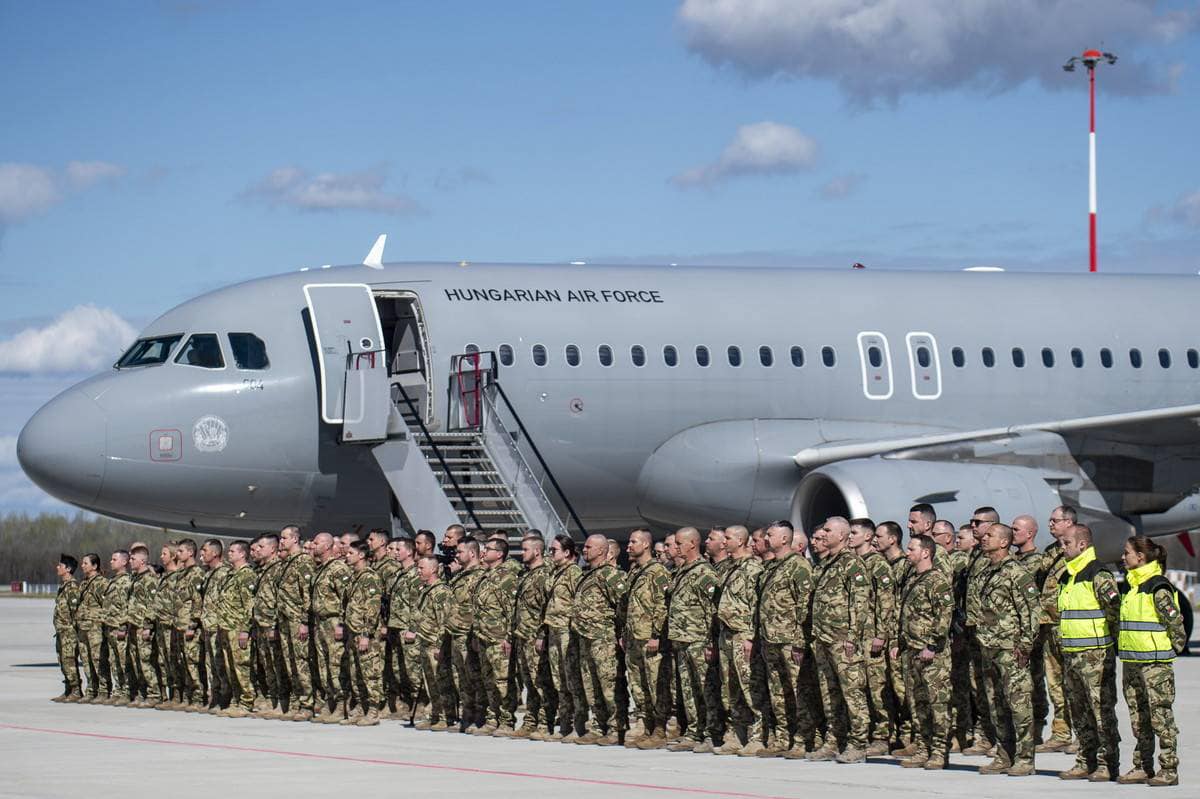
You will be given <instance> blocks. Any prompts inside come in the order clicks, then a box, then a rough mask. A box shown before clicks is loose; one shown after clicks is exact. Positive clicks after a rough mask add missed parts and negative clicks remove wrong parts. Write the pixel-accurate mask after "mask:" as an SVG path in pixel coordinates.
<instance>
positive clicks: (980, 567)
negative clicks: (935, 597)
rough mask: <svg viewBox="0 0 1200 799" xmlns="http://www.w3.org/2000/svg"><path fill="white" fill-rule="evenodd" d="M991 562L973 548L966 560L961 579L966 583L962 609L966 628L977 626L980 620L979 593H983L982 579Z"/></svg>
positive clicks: (981, 552) (980, 551) (977, 549)
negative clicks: (964, 613) (964, 614)
mask: <svg viewBox="0 0 1200 799" xmlns="http://www.w3.org/2000/svg"><path fill="white" fill-rule="evenodd" d="M991 565H992V562H991V561H989V560H988V559H987V556H986V555H984V554H983V551H982V550H980V549H979V548H975V549H974V550H972V551H971V555H970V557H969V558H968V559H967V567H966V568H965V569H964V570H963V577H964V579H965V581H966V598H965V604H964V609H965V611H966V621H967V626H968V627H977V626H979V622H980V619H981V618H982V615H983V614H982V606H981V598H982V597H981V593H982V591H983V577H984V574H985V573H986V572H987V570H988V568H989V567H990V566H991Z"/></svg>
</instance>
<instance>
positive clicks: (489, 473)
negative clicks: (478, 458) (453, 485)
mask: <svg viewBox="0 0 1200 799" xmlns="http://www.w3.org/2000/svg"><path fill="white" fill-rule="evenodd" d="M450 474H452V475H454V476H455V477H499V476H500V472H498V471H496V470H495V469H490V470H484V469H478V470H468V471H463V472H457V471H454V470H451V471H450Z"/></svg>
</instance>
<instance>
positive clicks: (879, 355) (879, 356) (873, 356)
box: [867, 346, 883, 369]
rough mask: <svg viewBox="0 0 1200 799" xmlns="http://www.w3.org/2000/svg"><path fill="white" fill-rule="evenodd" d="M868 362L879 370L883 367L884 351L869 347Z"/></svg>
mask: <svg viewBox="0 0 1200 799" xmlns="http://www.w3.org/2000/svg"><path fill="white" fill-rule="evenodd" d="M867 360H868V361H870V362H871V366H872V367H873V368H875V369H878V368H879V367H881V366H883V351H882V350H880V349H879V348H878V347H875V346H871V347H867Z"/></svg>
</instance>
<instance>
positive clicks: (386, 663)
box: [367, 527, 400, 718]
mask: <svg viewBox="0 0 1200 799" xmlns="http://www.w3.org/2000/svg"><path fill="white" fill-rule="evenodd" d="M391 541H392V537H391V534H390V533H389V532H388V531H387V530H384V529H382V528H379V527H376V528H373V529H372V530H371V531H370V532H368V533H367V547H368V549H369V550H370V553H371V554H370V556H369V557H368V560H367V562H368V565H369V566H370V567H371V568H372V569H374V570H375V573H376V574H378V575H379V581H380V582H381V583H382V584H383V588H384V595H383V619H382V621H383V623H384V624H385V625H386V623H387V618H388V616H389V615H390V613H389V611H390V609H391V608H390V602H391V593H390V592H389V591H388V588H389V587H390V586H391V585H392V583H393V582H394V581H395V580H396V574H397V573H398V572H399V571H400V564H398V563H397V562H396V561H395V560H394V559H393V558H392V557H391V555H390V554H389V551H388V547H389V546H390V545H391ZM382 635H383V636H384V644H383V695H384V697H385V701H384V703H383V707H382V708H380V711H379V712H380V715H381V717H382V718H387V716H389V715H390V714H391V702H392V699H393V698H395V697H397V696H398V695H399V693H400V683H399V675H398V673H397V672H396V671H395V670H394V669H393V668H392V664H393V662H394V660H395V658H396V652H395V649H396V646H397V643H396V641H395V640H394V639H393V638H392V636H391V634H390V633H389V632H388V631H387V629H386V626H385V628H384V630H383V631H382Z"/></svg>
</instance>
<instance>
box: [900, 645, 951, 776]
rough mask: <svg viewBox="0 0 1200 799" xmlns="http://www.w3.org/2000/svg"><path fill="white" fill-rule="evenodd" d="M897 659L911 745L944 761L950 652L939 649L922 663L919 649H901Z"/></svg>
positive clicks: (922, 752) (918, 750)
mask: <svg viewBox="0 0 1200 799" xmlns="http://www.w3.org/2000/svg"><path fill="white" fill-rule="evenodd" d="M900 658H901V660H902V662H903V670H904V691H905V696H906V697H907V698H908V707H909V712H910V713H911V714H912V731H913V735H912V742H913V744H914V745H915V747H916V750H917V752H918V753H919V754H923V755H928V756H929V757H941V758H942V759H943V760H944V759H945V758H946V755H947V751H946V749H947V745H948V743H949V736H950V712H949V711H950V690H951V689H950V653H949V652H947V651H946V650H944V649H943V650H942V651H941V652H938V653H936V654H935V655H934V656H933V659H932V660H929V661H924V660H921V657H920V650H917V649H905V650H903V651H902V652H901V653H900Z"/></svg>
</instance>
